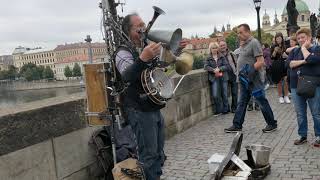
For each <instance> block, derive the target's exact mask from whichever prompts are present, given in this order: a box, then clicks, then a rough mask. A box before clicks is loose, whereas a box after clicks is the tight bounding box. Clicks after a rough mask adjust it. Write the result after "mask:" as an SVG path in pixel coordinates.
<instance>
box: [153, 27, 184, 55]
mask: <svg viewBox="0 0 320 180" xmlns="http://www.w3.org/2000/svg"><path fill="white" fill-rule="evenodd" d="M147 38H148V39H149V40H151V41H153V42H156V43H158V42H161V43H162V46H163V47H165V48H167V49H170V50H171V51H173V52H175V51H176V50H177V49H178V48H179V43H180V41H181V40H182V30H181V29H180V28H178V29H176V30H174V31H166V30H151V31H150V32H149V33H148V36H147Z"/></svg>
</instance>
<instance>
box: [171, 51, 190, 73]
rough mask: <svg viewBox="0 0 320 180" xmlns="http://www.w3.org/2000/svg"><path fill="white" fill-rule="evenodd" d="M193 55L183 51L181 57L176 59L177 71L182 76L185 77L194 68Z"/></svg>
mask: <svg viewBox="0 0 320 180" xmlns="http://www.w3.org/2000/svg"><path fill="white" fill-rule="evenodd" d="M193 61H194V60H193V55H192V54H191V53H190V52H188V51H183V52H182V53H181V55H180V56H179V57H176V62H175V66H176V68H175V70H176V72H177V73H178V74H180V75H185V74H187V73H188V72H189V71H191V70H192V68H193Z"/></svg>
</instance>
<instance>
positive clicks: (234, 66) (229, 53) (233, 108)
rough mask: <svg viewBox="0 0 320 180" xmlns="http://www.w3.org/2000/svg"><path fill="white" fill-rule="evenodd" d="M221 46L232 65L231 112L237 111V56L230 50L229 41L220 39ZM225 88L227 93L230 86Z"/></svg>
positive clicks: (229, 80)
mask: <svg viewBox="0 0 320 180" xmlns="http://www.w3.org/2000/svg"><path fill="white" fill-rule="evenodd" d="M219 46H220V48H219V51H220V53H221V54H222V55H223V56H224V57H225V58H226V60H227V62H228V63H229V66H230V67H229V71H228V76H229V79H228V85H230V90H231V97H232V103H231V112H232V113H235V112H236V109H237V103H238V82H237V57H236V55H235V54H234V53H233V52H232V51H229V49H228V46H227V43H226V42H225V41H220V42H219ZM223 90H224V91H225V92H226V93H227V92H228V87H227V88H226V89H223Z"/></svg>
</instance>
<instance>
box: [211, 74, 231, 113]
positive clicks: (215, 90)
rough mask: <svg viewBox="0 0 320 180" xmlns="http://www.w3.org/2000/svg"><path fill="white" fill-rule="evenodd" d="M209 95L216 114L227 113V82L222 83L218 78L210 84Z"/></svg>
mask: <svg viewBox="0 0 320 180" xmlns="http://www.w3.org/2000/svg"><path fill="white" fill-rule="evenodd" d="M211 93H212V101H213V102H214V104H215V108H216V113H222V112H228V111H229V103H228V81H224V80H223V79H222V78H220V79H216V80H214V81H213V82H211Z"/></svg>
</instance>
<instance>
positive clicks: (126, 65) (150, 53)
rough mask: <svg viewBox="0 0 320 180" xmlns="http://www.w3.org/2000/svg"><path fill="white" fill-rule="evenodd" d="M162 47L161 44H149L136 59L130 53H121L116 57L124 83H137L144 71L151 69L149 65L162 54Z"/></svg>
mask: <svg viewBox="0 0 320 180" xmlns="http://www.w3.org/2000/svg"><path fill="white" fill-rule="evenodd" d="M160 46H161V44H160V43H158V44H156V43H151V44H149V45H148V46H146V47H145V48H144V49H143V51H142V53H141V54H140V56H139V57H138V58H136V59H134V57H133V56H132V54H131V53H130V52H128V51H124V54H121V53H120V52H121V51H119V52H118V53H117V55H116V66H117V69H118V71H119V72H120V74H121V76H122V79H123V81H124V82H129V83H132V82H135V81H136V80H137V79H138V78H139V77H140V75H141V73H142V71H143V70H145V69H147V68H148V67H149V66H148V64H147V63H148V62H150V61H152V60H153V58H154V57H156V56H157V55H158V54H159V53H160ZM125 52H126V53H125ZM122 53H123V52H122Z"/></svg>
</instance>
